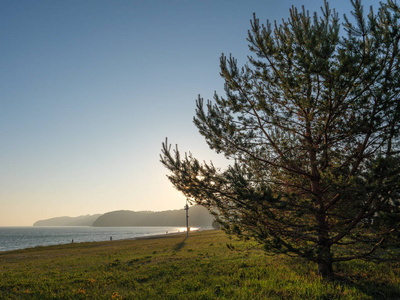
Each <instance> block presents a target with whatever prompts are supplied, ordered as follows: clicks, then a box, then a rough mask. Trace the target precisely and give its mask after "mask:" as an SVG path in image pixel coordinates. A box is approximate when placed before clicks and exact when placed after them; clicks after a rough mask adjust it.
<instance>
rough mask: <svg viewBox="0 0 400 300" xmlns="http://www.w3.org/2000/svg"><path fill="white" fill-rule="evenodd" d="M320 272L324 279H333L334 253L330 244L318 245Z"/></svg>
mask: <svg viewBox="0 0 400 300" xmlns="http://www.w3.org/2000/svg"><path fill="white" fill-rule="evenodd" d="M318 248H319V249H318V256H317V264H318V274H319V275H320V276H322V278H324V279H331V278H332V277H333V267H332V263H333V262H332V254H331V249H330V247H329V246H325V245H324V246H319V247H318Z"/></svg>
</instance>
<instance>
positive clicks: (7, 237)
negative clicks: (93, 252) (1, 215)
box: [0, 226, 186, 251]
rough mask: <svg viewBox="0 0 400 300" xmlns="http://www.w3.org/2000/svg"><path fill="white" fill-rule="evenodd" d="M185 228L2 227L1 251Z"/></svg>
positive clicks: (118, 237) (162, 232)
mask: <svg viewBox="0 0 400 300" xmlns="http://www.w3.org/2000/svg"><path fill="white" fill-rule="evenodd" d="M183 231H186V228H182V227H89V226H87V227H83V226H82V227H80V226H79V227H78V226H73V227H0V251H9V250H18V249H25V248H33V247H38V246H50V245H60V244H68V243H72V242H74V243H81V242H101V241H110V240H112V241H115V240H124V239H134V238H138V237H143V236H151V235H161V234H167V233H176V232H183Z"/></svg>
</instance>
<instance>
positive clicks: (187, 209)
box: [185, 201, 189, 237]
mask: <svg viewBox="0 0 400 300" xmlns="http://www.w3.org/2000/svg"><path fill="white" fill-rule="evenodd" d="M185 210H186V237H188V236H189V205H188V204H187V201H186V205H185Z"/></svg>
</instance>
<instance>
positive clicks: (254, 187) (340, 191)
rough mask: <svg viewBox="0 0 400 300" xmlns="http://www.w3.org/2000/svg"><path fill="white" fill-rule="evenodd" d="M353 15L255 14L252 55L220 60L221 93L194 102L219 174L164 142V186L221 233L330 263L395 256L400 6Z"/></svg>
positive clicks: (357, 6)
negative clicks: (263, 19)
mask: <svg viewBox="0 0 400 300" xmlns="http://www.w3.org/2000/svg"><path fill="white" fill-rule="evenodd" d="M351 2H352V4H353V11H352V19H351V20H353V22H351V20H350V19H349V18H347V17H346V15H344V23H343V24H342V25H343V27H341V21H339V17H338V14H337V13H336V12H335V10H331V9H330V8H329V5H328V3H327V2H325V5H324V7H322V10H321V11H322V15H321V16H318V14H317V13H314V14H313V15H310V14H309V12H308V11H306V10H305V9H304V7H303V8H302V10H298V9H297V8H295V7H292V9H291V10H290V17H289V18H288V20H287V21H286V22H283V23H282V24H277V23H275V25H271V23H269V22H267V23H266V25H262V24H260V22H259V20H258V19H257V18H256V17H255V15H254V17H253V20H252V21H251V29H250V30H249V34H248V39H247V40H248V42H249V49H250V51H251V52H252V53H253V56H250V57H249V58H248V63H247V64H246V65H244V66H243V67H242V68H240V67H238V65H237V61H236V60H235V59H234V58H233V57H232V56H229V58H228V57H226V56H224V55H222V57H221V59H220V68H221V76H222V77H223V78H224V80H225V92H226V96H225V97H221V96H219V95H217V94H215V96H214V101H207V103H204V100H203V99H202V98H201V97H200V96H199V98H198V100H197V102H196V103H197V109H196V116H195V118H194V123H195V125H196V126H197V128H198V129H199V132H200V133H201V134H202V135H203V136H204V137H205V139H206V141H207V143H208V145H209V146H210V148H211V149H214V150H215V151H216V152H218V153H223V154H224V155H225V156H226V157H227V158H228V159H229V160H230V161H231V162H232V164H231V166H229V167H228V168H227V169H226V170H221V169H219V168H216V167H215V166H214V165H213V163H209V164H207V163H200V162H199V161H198V160H196V159H195V158H194V157H192V155H191V154H190V153H189V154H186V155H185V156H184V157H182V158H181V156H180V153H179V151H178V148H177V147H176V148H175V149H171V145H169V144H168V141H167V140H166V142H165V143H163V149H162V155H161V162H162V163H163V164H164V165H165V166H166V167H167V168H168V169H169V170H170V172H171V174H170V175H169V176H168V177H169V179H170V181H171V182H172V183H173V185H174V186H175V187H176V188H177V189H178V190H180V191H182V192H183V193H184V194H185V195H186V196H187V197H188V198H189V199H191V201H192V202H194V203H198V204H201V205H203V206H205V207H207V208H208V209H209V210H210V211H212V212H214V213H215V214H216V216H217V218H218V221H219V222H220V224H221V225H222V227H223V229H224V230H226V231H227V232H228V233H230V234H235V235H238V236H239V237H243V238H253V239H255V240H257V241H258V242H260V243H261V244H263V245H264V247H265V249H266V250H268V251H274V252H277V253H286V254H288V255H295V256H300V257H303V258H305V259H307V260H309V261H312V262H315V263H317V265H318V272H319V274H320V275H322V276H323V277H324V278H331V277H332V276H333V267H332V265H333V263H335V262H341V261H347V260H352V259H366V260H367V259H370V260H382V259H384V260H388V259H398V258H399V253H400V251H399V248H398V246H399V225H400V208H399V200H400V194H399V192H400V156H399V150H400V99H399V93H400V67H399V66H400V64H399V63H400V62H399V40H400V26H399V18H400V9H399V6H398V5H397V4H396V3H395V2H393V1H391V0H389V1H388V2H387V3H381V4H380V7H379V9H378V11H377V12H376V13H375V12H374V11H373V10H372V8H371V9H370V12H369V14H368V15H367V16H365V14H364V11H363V6H362V5H361V2H360V1H359V0H351Z"/></svg>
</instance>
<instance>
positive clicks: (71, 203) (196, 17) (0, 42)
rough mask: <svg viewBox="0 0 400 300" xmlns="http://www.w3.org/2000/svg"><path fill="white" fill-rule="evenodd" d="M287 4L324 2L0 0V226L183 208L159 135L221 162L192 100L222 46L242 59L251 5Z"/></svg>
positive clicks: (205, 88)
mask: <svg viewBox="0 0 400 300" xmlns="http://www.w3.org/2000/svg"><path fill="white" fill-rule="evenodd" d="M363 3H364V4H365V5H367V6H369V5H371V4H373V5H374V6H377V4H378V1H372V0H369V1H364V2H363ZM293 4H294V5H296V6H301V5H303V4H304V5H305V7H306V9H309V10H310V11H316V10H317V11H319V7H320V6H321V5H322V4H323V1H321V0H319V1H312V0H303V1H289V0H281V1H272V0H264V1H262V0H253V1H244V0H243V1H237V0H230V1H218V0H202V1H189V0H186V1H183V0H181V1H175V0H171V1H161V0H159V1H152V0H148V1H127V0H125V1H123V0H107V1H103V0H92V1H78V0H72V1H61V0H47V1H42V0H37V1H33V0H29V1H28V0H25V1H24V0H20V1H15V0H3V1H1V3H0V104H1V108H0V142H1V144H0V168H1V172H0V205H1V210H0V226H14V225H17V226H25V225H27V226H30V225H32V224H33V222H35V221H37V220H39V219H46V218H51V217H57V216H65V215H68V216H78V215H84V214H95V213H105V212H108V211H112V210H120V209H126V210H135V211H138V210H155V211H159V210H167V209H177V208H182V207H183V205H184V204H185V198H184V197H183V196H182V195H181V194H180V193H179V192H177V191H176V190H175V189H174V188H173V187H172V185H171V184H170V182H169V181H168V179H167V178H166V176H165V175H166V173H167V170H166V169H165V168H164V167H163V166H162V165H161V163H160V162H159V154H160V149H161V143H162V142H163V141H164V139H165V137H168V138H169V141H170V142H171V143H173V144H175V143H177V144H179V148H180V149H181V150H182V151H191V152H192V153H193V154H194V155H195V156H196V157H198V158H200V159H202V160H203V159H204V160H210V159H212V160H214V161H217V163H216V164H218V161H219V162H220V163H221V164H224V163H225V162H224V161H223V158H222V157H219V156H216V155H215V154H214V153H213V152H211V150H209V149H208V148H207V145H206V143H205V141H204V140H203V138H202V137H201V136H200V135H199V134H198V133H197V130H196V128H195V126H194V125H193V123H192V118H193V115H194V109H195V99H196V98H197V95H198V94H201V95H202V97H204V98H206V99H207V98H211V97H212V95H213V92H214V91H215V90H216V91H218V92H221V91H222V90H223V81H222V79H221V78H220V76H219V57H220V55H221V53H225V54H229V53H232V54H233V55H234V56H235V57H236V58H237V59H238V62H239V64H243V63H245V62H246V55H248V54H249V52H248V48H247V42H246V40H245V39H246V36H247V30H248V29H249V28H250V23H249V21H250V19H251V18H252V14H253V12H255V13H256V14H257V16H258V17H259V18H260V19H261V21H263V22H265V20H267V19H269V20H271V21H273V20H278V22H280V21H281V19H282V18H285V19H287V17H288V12H289V8H290V7H291V5H293ZM331 7H335V8H336V9H337V11H338V12H339V14H340V16H342V15H343V13H348V12H349V9H350V1H342V0H340V1H331Z"/></svg>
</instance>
